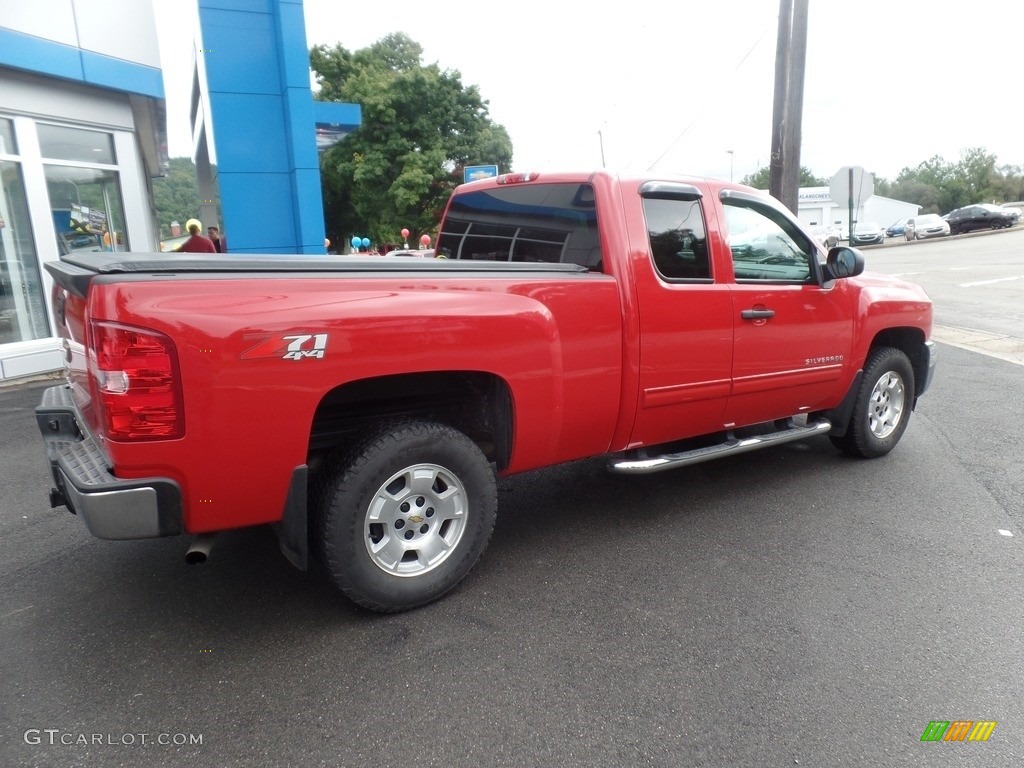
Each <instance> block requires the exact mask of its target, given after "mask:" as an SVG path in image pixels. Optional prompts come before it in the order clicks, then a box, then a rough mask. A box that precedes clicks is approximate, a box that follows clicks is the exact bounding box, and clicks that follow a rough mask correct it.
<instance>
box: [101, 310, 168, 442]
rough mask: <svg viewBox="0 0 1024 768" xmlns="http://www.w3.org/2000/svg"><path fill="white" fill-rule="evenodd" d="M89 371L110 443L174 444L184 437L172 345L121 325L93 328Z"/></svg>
mask: <svg viewBox="0 0 1024 768" xmlns="http://www.w3.org/2000/svg"><path fill="white" fill-rule="evenodd" d="M89 372H90V373H91V374H92V376H91V378H92V381H93V386H94V387H95V390H96V391H95V402H96V403H97V405H98V406H99V415H100V420H101V423H102V425H103V428H104V432H105V434H106V436H107V438H108V439H110V440H170V439H174V438H178V437H182V436H183V435H184V434H185V418H184V413H183V410H182V397H181V379H180V378H179V376H178V356H177V353H176V352H175V349H174V342H172V341H171V340H170V338H168V337H167V336H165V335H164V334H162V333H157V332H156V331H152V330H149V329H147V328H133V327H131V326H128V325H121V324H119V323H109V322H104V321H102V320H93V321H92V322H90V323H89Z"/></svg>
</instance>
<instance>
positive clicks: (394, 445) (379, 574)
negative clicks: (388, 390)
mask: <svg viewBox="0 0 1024 768" xmlns="http://www.w3.org/2000/svg"><path fill="white" fill-rule="evenodd" d="M319 505H320V509H319V510H318V512H319V516H318V517H319V525H320V531H319V533H320V544H321V552H322V555H323V560H324V564H325V565H326V567H327V570H328V572H329V573H330V575H331V578H332V579H333V581H334V583H335V584H336V585H337V586H338V588H339V589H341V591H342V592H344V593H345V594H346V595H347V596H348V597H349V598H351V599H352V600H353V601H354V602H356V603H358V604H359V605H361V606H363V607H365V608H369V609H370V610H374V611H379V612H382V613H396V612H398V611H404V610H408V609H410V608H415V607H417V606H420V605H424V604H425V603H429V602H431V601H433V600H436V599H437V598H439V597H441V596H442V595H443V594H445V593H446V592H448V591H449V590H450V589H452V587H454V586H455V585H456V584H458V583H459V582H460V581H461V580H462V578H463V577H464V576H465V575H466V574H467V573H468V572H469V570H470V569H471V568H472V567H473V565H474V564H475V563H476V562H477V560H478V559H479V558H480V555H481V554H483V551H484V549H485V548H486V546H487V541H488V539H489V538H490V535H491V531H492V530H493V529H494V521H495V516H496V509H497V487H496V483H495V479H494V473H493V472H492V470H491V466H490V464H489V463H488V461H487V458H486V457H485V456H484V454H483V453H482V452H481V451H480V449H479V448H478V447H477V446H476V445H475V444H474V443H473V442H472V441H471V440H470V439H469V438H468V437H466V436H465V435H464V434H462V433H461V432H459V431H457V430H455V429H452V428H451V427H448V426H446V425H443V424H436V423H432V422H421V421H404V422H397V423H392V424H389V425H385V426H382V427H381V428H379V429H377V430H375V431H373V432H372V433H370V434H369V435H367V436H366V437H365V438H364V439H363V440H362V441H360V442H359V443H358V444H357V445H356V446H355V447H354V448H353V449H352V450H351V451H349V452H348V453H346V454H339V455H337V456H335V457H334V458H333V459H332V461H331V467H330V468H329V469H328V470H327V471H326V472H325V474H324V476H323V478H322V480H321V481H320V493H319Z"/></svg>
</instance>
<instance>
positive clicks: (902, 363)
mask: <svg viewBox="0 0 1024 768" xmlns="http://www.w3.org/2000/svg"><path fill="white" fill-rule="evenodd" d="M914 386H915V385H914V368H913V366H911V364H910V360H909V359H908V358H907V356H906V354H904V353H903V352H902V351H901V350H899V349H895V348H893V347H879V348H878V349H874V350H872V351H871V353H870V354H869V355H868V360H867V363H866V364H865V366H864V376H863V378H862V379H861V384H860V389H859V390H858V392H857V399H856V401H855V402H854V406H853V414H852V415H851V416H850V423H849V425H848V426H847V429H846V434H845V435H843V436H842V437H834V436H833V437H830V439H831V440H832V444H833V445H834V446H836V448H838V449H839V450H841V451H843V452H844V453H847V454H849V455H851V456H858V457H861V458H865V459H873V458H877V457H879V456H884V455H885V454H887V453H889V451H891V450H892V449H893V448H895V447H896V444H897V443H898V442H899V441H900V438H901V437H903V433H904V432H905V431H906V429H907V423H908V422H909V421H910V411H911V407H912V405H913V403H914V391H915V390H914Z"/></svg>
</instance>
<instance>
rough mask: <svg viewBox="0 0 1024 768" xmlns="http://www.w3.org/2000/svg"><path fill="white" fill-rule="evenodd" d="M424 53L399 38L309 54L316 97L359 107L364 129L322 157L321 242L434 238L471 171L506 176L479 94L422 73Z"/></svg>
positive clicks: (446, 74)
mask: <svg viewBox="0 0 1024 768" xmlns="http://www.w3.org/2000/svg"><path fill="white" fill-rule="evenodd" d="M422 55H423V48H422V47H421V46H420V45H419V44H418V43H416V42H414V41H413V40H412V39H411V38H409V37H408V36H407V35H405V34H403V33H400V32H396V33H393V34H390V35H387V36H386V37H384V38H382V39H380V40H378V41H377V42H376V43H374V44H373V45H371V46H370V47H369V48H364V49H361V50H358V51H355V52H350V51H348V50H346V49H345V48H342V47H341V46H340V45H336V46H334V47H333V48H328V47H327V46H323V45H319V46H315V47H313V48H312V49H311V50H310V64H311V67H312V69H313V72H314V75H315V78H316V82H317V84H318V85H319V90H318V92H317V98H318V99H322V100H328V101H346V102H354V103H357V104H360V105H361V106H362V111H363V122H362V125H361V126H360V127H359V128H358V129H357V130H355V131H353V132H352V133H351V134H350V135H349V136H347V137H346V138H345V139H343V140H342V141H341V142H339V143H338V144H337V145H336V146H334V147H333V148H331V149H330V150H328V151H327V152H324V153H323V155H322V156H321V158H320V172H321V183H322V185H323V197H324V218H325V225H326V226H325V228H326V230H327V236H328V238H330V239H331V241H332V242H335V243H339V244H341V243H344V242H345V241H346V240H347V239H348V238H349V237H350V236H352V235H353V234H358V235H360V236H365V237H369V238H370V239H371V240H372V241H373V242H374V243H384V242H398V240H399V238H400V237H401V236H400V234H399V233H400V231H401V230H402V229H403V228H408V229H409V230H411V231H412V237H413V238H414V239H418V237H419V235H420V234H423V233H429V234H432V235H433V234H435V233H436V229H437V225H438V222H439V220H440V218H441V214H442V212H443V210H444V204H445V202H446V201H447V200H448V197H449V196H450V194H451V192H452V190H454V188H455V187H456V186H457V185H458V184H459V183H461V182H462V171H463V168H465V167H466V166H467V165H477V164H480V165H497V166H498V170H499V172H501V173H505V172H507V171H509V170H510V169H511V165H512V141H511V139H510V138H509V136H508V132H507V131H506V130H505V128H504V127H502V126H500V125H497V124H495V123H493V122H492V121H491V119H490V117H489V114H488V109H487V107H488V103H487V102H486V101H484V100H483V99H482V98H481V96H480V92H479V90H478V89H477V87H476V86H468V87H467V86H463V84H462V79H461V78H462V76H461V75H460V73H459V72H458V71H457V70H445V71H441V70H440V69H439V68H438V66H437V65H436V64H431V65H429V66H423V65H422V64H421V57H422Z"/></svg>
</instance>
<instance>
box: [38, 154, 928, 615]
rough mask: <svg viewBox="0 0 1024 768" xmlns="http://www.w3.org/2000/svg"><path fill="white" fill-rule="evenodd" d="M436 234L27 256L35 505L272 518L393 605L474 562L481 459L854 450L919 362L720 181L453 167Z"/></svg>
mask: <svg viewBox="0 0 1024 768" xmlns="http://www.w3.org/2000/svg"><path fill="white" fill-rule="evenodd" d="M437 249H438V254H439V255H443V256H446V257H447V258H444V259H429V260H425V259H416V258H412V257H396V258H392V259H380V258H373V259H365V258H359V257H344V256H341V257H303V256H243V255H231V256H224V257H218V258H200V257H191V256H188V255H174V256H171V255H168V254H132V253H127V254H126V253H118V254H108V253H81V254H71V255H68V256H66V257H65V258H64V259H63V260H61V261H59V262H55V263H51V264H48V265H47V269H48V271H49V273H50V274H51V275H52V277H53V280H54V289H53V297H52V298H53V310H54V315H55V323H56V327H57V328H58V329H59V332H60V334H61V335H62V336H63V337H64V339H65V349H66V353H67V363H68V365H67V383H66V384H62V385H60V386H55V387H52V388H49V389H47V390H46V391H45V393H44V395H43V398H42V402H41V403H40V405H39V406H38V407H37V409H36V415H37V421H38V423H39V428H40V431H41V433H42V436H43V439H44V443H45V448H46V454H47V459H48V462H49V465H50V468H51V470H52V475H53V479H54V488H53V489H52V490H51V492H50V499H51V503H52V505H53V506H60V505H64V506H66V507H67V508H68V509H70V510H71V511H72V512H75V513H77V515H78V516H79V517H81V518H82V519H83V521H84V522H85V524H86V526H87V527H88V529H89V531H90V532H91V533H92V534H93V535H95V536H98V537H100V538H105V539H134V538H146V537H156V536H170V535H182V534H187V535H190V536H192V537H195V538H194V539H193V541H192V545H191V546H190V547H189V549H188V554H187V559H189V560H191V561H202V560H203V559H205V556H206V553H207V552H208V551H209V545H210V537H211V536H212V534H214V533H216V532H219V531H226V530H229V529H234V528H240V527H243V526H251V525H260V524H272V525H274V526H275V527H276V529H277V532H278V536H279V539H280V542H281V547H282V550H283V551H284V553H285V554H286V555H287V556H288V557H289V558H290V559H291V560H292V561H293V562H294V563H295V564H296V565H298V566H299V567H301V568H305V567H306V566H307V561H308V559H309V557H310V556H311V555H319V556H320V557H321V559H322V561H323V563H324V564H325V565H326V569H327V571H328V572H329V573H330V576H331V578H332V579H333V580H334V582H335V583H336V584H337V585H338V587H339V588H340V589H342V590H343V591H344V592H345V593H346V594H347V595H348V596H349V597H350V598H352V599H353V600H354V601H356V602H357V603H359V604H360V605H362V606H365V607H367V608H370V609H373V610H377V611H384V612H393V611H400V610H404V609H408V608H412V607H415V606H418V605H422V604H424V603H427V602H429V601H431V600H434V599H436V598H438V597H440V596H441V595H442V594H444V593H445V592H447V591H448V590H449V589H451V588H452V587H453V586H455V585H456V584H457V583H458V582H459V581H460V580H461V579H462V578H463V577H464V576H465V575H466V573H467V572H468V571H469V570H470V568H471V567H472V566H473V565H474V564H475V563H476V561H477V560H478V558H479V557H480V555H481V553H482V552H483V551H484V548H485V546H486V544H487V540H488V538H489V537H490V534H491V530H492V528H493V525H494V521H495V513H496V508H497V493H496V482H495V479H496V476H501V475H509V474H512V473H518V472H524V471H527V470H532V469H535V468H538V467H545V466H549V465H553V464H557V463H559V462H567V461H570V460H575V459H580V458H584V457H592V456H598V455H607V456H608V461H609V467H610V469H611V470H612V471H614V472H622V473H649V472H656V471H660V470H665V469H670V468H673V467H679V466H685V465H689V464H693V463H696V462H701V461H706V460H709V459H713V458H716V457H720V456H728V455H730V454H736V453H739V452H743V451H749V450H753V449H757V448H761V447H765V446H772V445H777V444H779V443H783V442H786V441H791V440H800V439H804V438H808V437H812V436H815V435H826V434H827V435H829V437H830V438H831V441H832V443H833V444H834V445H835V446H836V447H837V448H839V449H840V450H842V451H845V452H847V453H850V454H854V455H857V456H863V457H875V456H881V455H883V454H885V453H887V452H888V451H890V450H891V449H892V448H893V447H894V446H895V445H896V443H897V442H898V441H899V439H900V437H901V436H902V434H903V432H904V430H905V429H906V427H907V422H908V420H909V418H910V414H911V411H912V410H913V409H914V407H915V405H916V403H917V400H918V398H919V397H920V396H921V395H922V394H923V393H924V392H925V390H926V389H927V388H928V384H929V381H930V380H931V378H932V372H933V368H934V364H935V356H934V350H933V344H932V342H931V341H929V334H930V332H931V325H932V305H931V302H930V301H929V299H928V297H927V296H926V295H925V293H924V291H922V290H921V289H920V288H919V287H917V286H915V285H911V284H908V283H906V282H902V281H900V280H896V279H893V278H888V277H883V276H880V275H871V274H868V273H863V270H864V260H863V257H862V255H861V254H860V253H859V252H858V251H856V250H855V249H850V248H842V247H839V248H833V249H831V250H830V251H829V252H828V253H826V252H825V251H824V249H823V247H822V246H821V245H820V244H819V243H818V242H817V241H816V240H815V239H814V238H813V237H812V236H811V235H809V234H808V233H807V232H806V231H805V229H804V228H803V227H801V225H800V224H799V223H798V222H797V221H796V220H795V219H794V218H793V217H792V215H791V214H790V213H789V212H788V211H787V210H785V209H784V208H783V207H782V206H780V205H779V204H778V203H776V202H775V201H774V200H773V199H772V198H770V197H768V196H767V195H766V194H764V193H761V192H758V191H756V190H753V189H750V188H747V187H742V186H739V185H735V184H730V183H723V182H719V181H710V180H706V179H696V178H669V177H661V176H659V177H646V178H629V177H620V176H618V175H615V174H612V173H608V172H605V171H601V172H597V173H564V174H509V175H505V176H500V177H497V178H496V179H488V180H483V181H478V182H473V183H471V184H466V185H463V186H461V187H459V188H458V189H457V190H456V191H455V193H454V194H453V196H452V197H451V199H450V200H449V202H448V206H447V208H446V211H445V215H444V218H443V220H442V224H441V228H440V232H439V235H438V239H437ZM862 273H863V274H862Z"/></svg>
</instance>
